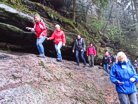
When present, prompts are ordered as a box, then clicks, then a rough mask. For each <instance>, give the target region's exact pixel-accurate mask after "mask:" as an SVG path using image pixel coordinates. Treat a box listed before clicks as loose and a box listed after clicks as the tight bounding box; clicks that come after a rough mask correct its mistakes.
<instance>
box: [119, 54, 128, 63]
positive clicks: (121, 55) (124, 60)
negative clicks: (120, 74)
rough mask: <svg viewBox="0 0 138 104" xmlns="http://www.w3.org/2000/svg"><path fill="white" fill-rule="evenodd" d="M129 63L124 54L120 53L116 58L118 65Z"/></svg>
mask: <svg viewBox="0 0 138 104" xmlns="http://www.w3.org/2000/svg"><path fill="white" fill-rule="evenodd" d="M118 62H127V56H126V54H125V53H124V52H118V53H117V56H116V63H118Z"/></svg>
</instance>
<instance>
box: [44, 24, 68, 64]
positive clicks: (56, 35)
mask: <svg viewBox="0 0 138 104" xmlns="http://www.w3.org/2000/svg"><path fill="white" fill-rule="evenodd" d="M55 28H56V29H55V31H54V32H53V34H52V36H51V37H49V38H47V39H48V40H53V39H54V43H55V49H56V53H57V61H60V62H61V61H62V54H61V48H62V46H65V43H66V38H65V34H64V32H63V31H62V30H61V29H60V26H59V25H58V24H57V25H55Z"/></svg>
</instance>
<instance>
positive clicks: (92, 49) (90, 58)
mask: <svg viewBox="0 0 138 104" xmlns="http://www.w3.org/2000/svg"><path fill="white" fill-rule="evenodd" d="M86 53H87V57H88V62H89V65H90V67H94V57H95V56H96V49H95V47H94V46H93V44H92V43H90V44H89V46H88V47H87V51H86Z"/></svg>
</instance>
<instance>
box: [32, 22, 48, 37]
mask: <svg viewBox="0 0 138 104" xmlns="http://www.w3.org/2000/svg"><path fill="white" fill-rule="evenodd" d="M34 30H35V33H36V37H37V38H40V36H47V29H46V26H45V23H44V22H43V21H40V22H36V23H35V24H34Z"/></svg>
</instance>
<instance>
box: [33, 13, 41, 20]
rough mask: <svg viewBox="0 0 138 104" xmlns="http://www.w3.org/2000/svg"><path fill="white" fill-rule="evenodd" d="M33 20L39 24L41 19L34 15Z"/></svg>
mask: <svg viewBox="0 0 138 104" xmlns="http://www.w3.org/2000/svg"><path fill="white" fill-rule="evenodd" d="M34 20H35V22H39V21H40V20H41V17H40V15H39V14H38V13H36V14H35V15H34Z"/></svg>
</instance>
